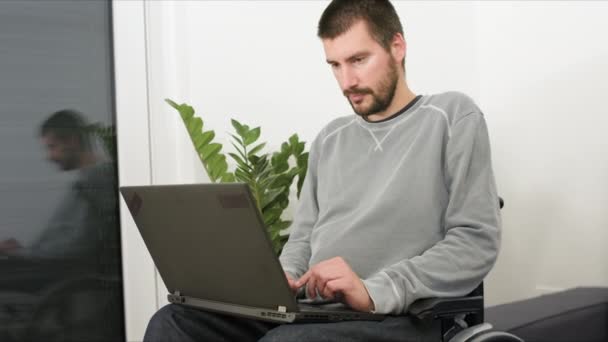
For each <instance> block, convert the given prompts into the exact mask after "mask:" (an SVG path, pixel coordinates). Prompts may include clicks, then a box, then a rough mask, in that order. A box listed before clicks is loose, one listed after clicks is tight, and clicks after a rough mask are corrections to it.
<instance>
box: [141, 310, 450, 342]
mask: <svg viewBox="0 0 608 342" xmlns="http://www.w3.org/2000/svg"><path fill="white" fill-rule="evenodd" d="M440 335H441V333H440V331H439V330H438V329H437V327H434V326H419V325H417V324H415V323H414V322H413V321H412V320H411V319H410V317H408V316H389V317H387V318H386V319H385V320H383V321H380V322H371V321H351V322H339V323H309V324H284V325H277V324H273V323H267V322H262V321H256V320H253V319H247V318H241V317H232V316H226V315H220V314H216V313H211V312H207V311H203V310H199V309H195V308H191V307H186V306H183V305H177V304H169V305H167V306H165V307H163V308H162V309H160V310H159V311H158V312H157V313H156V314H154V316H153V317H152V319H151V320H150V322H149V323H148V328H147V330H146V334H145V337H144V341H146V342H172V341H176V342H177V341H179V342H190V341H192V342H194V341H197V342H202V341H239V342H240V341H258V340H259V341H263V342H270V341H288V342H291V341H314V342H322V341H408V342H409V341H434V342H436V341H440Z"/></svg>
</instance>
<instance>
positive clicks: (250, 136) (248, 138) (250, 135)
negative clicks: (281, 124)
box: [243, 127, 261, 146]
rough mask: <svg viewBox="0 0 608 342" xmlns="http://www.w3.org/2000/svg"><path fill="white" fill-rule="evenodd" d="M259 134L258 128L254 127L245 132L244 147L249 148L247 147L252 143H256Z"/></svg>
mask: <svg viewBox="0 0 608 342" xmlns="http://www.w3.org/2000/svg"><path fill="white" fill-rule="evenodd" d="M260 134H261V130H260V127H256V128H254V129H252V130H250V131H247V132H246V133H245V138H244V139H243V143H244V144H245V146H249V145H251V144H253V143H254V142H256V141H257V140H258V138H259V137H260Z"/></svg>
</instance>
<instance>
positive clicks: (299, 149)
mask: <svg viewBox="0 0 608 342" xmlns="http://www.w3.org/2000/svg"><path fill="white" fill-rule="evenodd" d="M305 145H306V143H303V142H301V143H298V144H297V145H296V147H295V151H294V153H295V155H297V156H299V155H301V154H302V152H304V147H305Z"/></svg>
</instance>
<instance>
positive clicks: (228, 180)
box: [221, 172, 236, 183]
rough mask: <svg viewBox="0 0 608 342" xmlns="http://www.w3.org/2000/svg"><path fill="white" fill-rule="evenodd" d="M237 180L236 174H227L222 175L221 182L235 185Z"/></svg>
mask: <svg viewBox="0 0 608 342" xmlns="http://www.w3.org/2000/svg"><path fill="white" fill-rule="evenodd" d="M235 181H236V179H235V178H234V173H230V172H225V173H224V174H223V175H222V178H221V182H222V183H234V182H235Z"/></svg>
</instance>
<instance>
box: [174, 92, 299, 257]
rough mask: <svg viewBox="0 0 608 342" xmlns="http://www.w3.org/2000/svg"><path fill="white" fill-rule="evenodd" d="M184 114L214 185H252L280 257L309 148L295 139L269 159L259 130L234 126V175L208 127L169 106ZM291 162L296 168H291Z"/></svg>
mask: <svg viewBox="0 0 608 342" xmlns="http://www.w3.org/2000/svg"><path fill="white" fill-rule="evenodd" d="M165 101H166V102H167V103H168V104H169V105H171V107H173V108H175V109H176V110H177V112H178V113H179V114H180V117H181V118H182V121H183V122H184V125H185V126H186V129H187V131H188V134H189V135H190V139H191V141H192V145H193V146H194V150H195V151H196V153H197V155H198V157H199V159H200V161H201V163H202V165H203V167H204V169H205V171H206V172H207V175H208V176H209V179H210V180H211V181H212V182H214V183H216V182H221V183H230V182H243V183H247V184H248V185H249V188H250V189H251V192H252V194H253V197H254V199H255V202H256V205H257V207H258V209H259V210H260V212H261V214H262V217H263V219H264V225H265V227H266V229H267V231H268V235H269V237H270V240H271V241H272V244H273V247H274V250H275V252H276V253H277V254H280V253H281V250H282V249H283V245H284V244H285V242H286V241H287V237H288V235H287V234H286V233H285V230H286V229H287V228H288V227H289V226H290V224H291V221H289V220H284V219H283V218H281V216H282V214H283V211H284V210H285V209H286V208H287V206H288V205H289V193H290V190H291V185H292V183H293V182H294V181H295V180H296V178H297V183H296V189H297V197H299V196H300V191H301V189H302V184H303V183H304V177H305V175H306V170H307V167H308V152H305V150H304V149H305V142H303V141H300V139H299V138H298V135H297V134H293V135H292V136H291V137H290V138H289V139H288V140H287V141H286V142H284V143H283V144H281V148H280V150H279V151H276V152H272V153H264V152H263V150H264V147H265V146H266V143H265V142H258V140H259V138H260V135H261V129H260V127H255V128H250V127H249V126H248V125H245V124H242V123H240V122H238V121H237V120H234V119H233V120H231V123H232V127H233V128H234V130H235V133H236V134H231V138H232V142H231V144H232V146H233V147H234V150H235V152H231V153H228V156H230V157H231V158H232V159H233V160H234V161H235V163H236V167H235V169H234V171H230V170H229V167H228V161H227V159H226V155H225V154H224V152H222V149H223V146H222V144H220V143H218V142H215V141H214V139H215V132H214V131H213V130H209V129H206V128H205V127H204V123H203V119H201V118H200V117H198V116H195V115H194V114H195V113H194V108H192V107H191V106H189V105H188V104H185V103H183V104H177V103H175V102H174V101H172V100H170V99H166V100H165ZM290 161H291V163H290Z"/></svg>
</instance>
